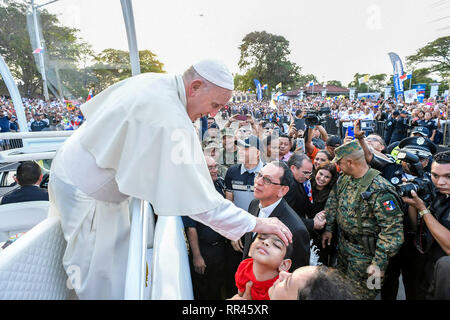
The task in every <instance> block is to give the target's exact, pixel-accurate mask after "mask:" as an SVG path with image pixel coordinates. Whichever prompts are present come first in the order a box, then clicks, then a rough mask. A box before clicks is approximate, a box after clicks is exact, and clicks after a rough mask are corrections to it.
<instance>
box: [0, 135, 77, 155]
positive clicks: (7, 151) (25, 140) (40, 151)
mask: <svg viewBox="0 0 450 320" xmlns="http://www.w3.org/2000/svg"><path fill="white" fill-rule="evenodd" d="M73 133H74V131H40V132H5V133H0V140H1V142H0V146H1V148H2V149H1V150H0V161H2V162H15V161H26V160H47V159H53V158H54V156H55V154H56V150H57V149H58V147H59V146H60V145H61V144H62V143H63V142H64V141H65V140H66V139H67V138H68V137H69V136H70V135H72V134H73Z"/></svg>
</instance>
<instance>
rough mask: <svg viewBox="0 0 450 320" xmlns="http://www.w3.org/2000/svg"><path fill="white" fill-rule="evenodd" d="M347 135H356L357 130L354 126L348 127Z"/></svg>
mask: <svg viewBox="0 0 450 320" xmlns="http://www.w3.org/2000/svg"><path fill="white" fill-rule="evenodd" d="M347 132H348V133H347V135H348V136H349V137H353V138H354V137H355V131H354V130H353V127H348V128H347Z"/></svg>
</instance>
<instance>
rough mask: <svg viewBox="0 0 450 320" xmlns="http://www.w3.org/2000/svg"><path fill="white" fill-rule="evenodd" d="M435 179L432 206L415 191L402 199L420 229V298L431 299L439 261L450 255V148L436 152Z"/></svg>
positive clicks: (418, 280)
mask: <svg viewBox="0 0 450 320" xmlns="http://www.w3.org/2000/svg"><path fill="white" fill-rule="evenodd" d="M431 180H432V182H433V185H434V186H435V187H436V189H437V193H436V196H435V197H434V198H433V200H432V202H431V205H429V207H428V208H427V205H426V202H424V201H423V200H422V199H421V197H419V195H418V194H417V192H416V191H414V190H411V196H412V197H407V196H405V197H403V198H402V199H403V201H404V202H405V203H407V204H408V205H409V208H410V212H411V220H412V224H413V226H414V227H415V228H417V237H416V241H415V244H416V247H417V249H418V250H419V251H420V252H421V253H422V254H423V269H422V272H418V273H417V278H416V292H417V299H426V298H427V294H428V293H429V289H430V285H431V283H432V280H433V273H434V269H435V264H436V262H437V261H438V260H439V259H440V258H442V257H446V256H449V255H450V201H449V195H450V151H445V152H441V153H438V154H436V155H434V157H433V162H432V164H431ZM449 289H450V288H449ZM447 298H448V297H447Z"/></svg>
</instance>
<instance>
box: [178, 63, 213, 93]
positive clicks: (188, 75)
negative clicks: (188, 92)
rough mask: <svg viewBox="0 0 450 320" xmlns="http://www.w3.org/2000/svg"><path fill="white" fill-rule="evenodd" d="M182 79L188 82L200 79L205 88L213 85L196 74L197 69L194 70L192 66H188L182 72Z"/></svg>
mask: <svg viewBox="0 0 450 320" xmlns="http://www.w3.org/2000/svg"><path fill="white" fill-rule="evenodd" d="M183 80H184V81H185V82H187V83H190V82H192V81H194V80H201V81H202V82H203V83H204V85H205V89H206V88H209V87H210V86H214V84H213V83H212V82H210V81H208V80H206V79H205V78H203V77H202V76H201V75H199V74H198V72H197V71H195V69H194V67H193V66H190V67H189V68H188V69H187V70H186V71H185V72H184V73H183Z"/></svg>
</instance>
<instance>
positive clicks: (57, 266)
mask: <svg viewBox="0 0 450 320" xmlns="http://www.w3.org/2000/svg"><path fill="white" fill-rule="evenodd" d="M65 248H66V241H65V240H64V236H63V233H62V229H61V223H60V218H59V217H57V216H53V217H49V218H47V219H45V220H44V221H42V222H41V223H39V224H38V225H37V226H35V227H34V228H32V229H31V230H29V231H28V232H27V233H26V234H24V235H23V236H21V237H20V238H19V239H18V240H16V241H15V242H14V243H12V244H11V245H10V246H8V247H7V248H6V249H5V250H3V251H1V252H0V300H28V299H39V300H53V299H54V300H64V299H66V298H67V297H68V294H69V288H68V287H67V275H66V272H65V271H64V268H63V266H62V258H63V255H64V251H65Z"/></svg>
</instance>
